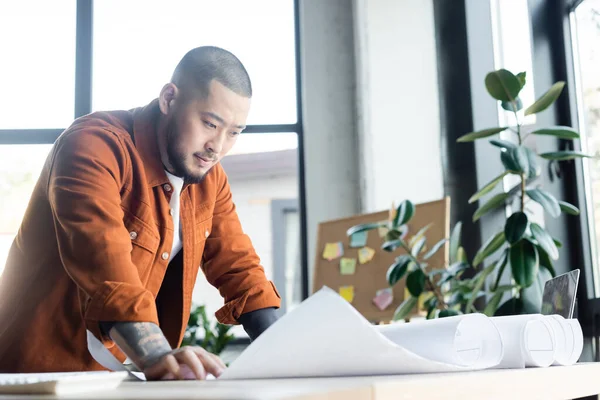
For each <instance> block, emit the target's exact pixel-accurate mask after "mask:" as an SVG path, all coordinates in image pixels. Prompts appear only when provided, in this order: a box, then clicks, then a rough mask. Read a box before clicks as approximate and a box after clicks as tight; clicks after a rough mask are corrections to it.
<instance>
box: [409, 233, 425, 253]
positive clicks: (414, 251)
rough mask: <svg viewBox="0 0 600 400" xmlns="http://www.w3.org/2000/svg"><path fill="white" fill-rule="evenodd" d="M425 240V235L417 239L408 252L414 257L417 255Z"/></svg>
mask: <svg viewBox="0 0 600 400" xmlns="http://www.w3.org/2000/svg"><path fill="white" fill-rule="evenodd" d="M426 241H427V238H425V237H422V238H421V239H419V240H418V241H417V243H415V245H414V246H413V247H412V249H410V254H412V255H413V256H414V257H417V256H418V255H419V254H420V253H421V250H423V246H425V242H426Z"/></svg>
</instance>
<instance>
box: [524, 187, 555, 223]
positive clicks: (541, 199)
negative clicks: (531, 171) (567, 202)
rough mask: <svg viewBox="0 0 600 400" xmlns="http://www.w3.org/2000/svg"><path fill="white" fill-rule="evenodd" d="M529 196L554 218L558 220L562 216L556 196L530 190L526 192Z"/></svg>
mask: <svg viewBox="0 0 600 400" xmlns="http://www.w3.org/2000/svg"><path fill="white" fill-rule="evenodd" d="M526 193H527V196H529V197H531V199H532V200H533V201H535V202H537V203H539V204H540V205H541V206H542V207H543V208H544V210H546V212H547V213H548V214H550V215H551V216H552V217H554V218H557V217H558V216H559V215H560V205H559V204H558V201H557V200H556V198H555V197H554V196H552V195H551V194H550V193H548V192H546V191H544V190H541V189H530V190H527V191H526Z"/></svg>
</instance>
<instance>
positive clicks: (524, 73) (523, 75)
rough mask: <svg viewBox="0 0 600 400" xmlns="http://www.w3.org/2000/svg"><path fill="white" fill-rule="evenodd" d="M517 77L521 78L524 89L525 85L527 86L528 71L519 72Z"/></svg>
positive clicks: (520, 81)
mask: <svg viewBox="0 0 600 400" xmlns="http://www.w3.org/2000/svg"><path fill="white" fill-rule="evenodd" d="M517 79H518V80H519V83H520V84H521V89H523V86H525V83H526V82H527V73H526V72H525V71H523V72H519V73H518V74H517Z"/></svg>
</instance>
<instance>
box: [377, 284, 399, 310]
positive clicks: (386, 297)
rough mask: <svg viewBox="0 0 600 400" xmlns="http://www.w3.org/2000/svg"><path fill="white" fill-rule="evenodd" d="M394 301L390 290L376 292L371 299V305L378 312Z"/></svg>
mask: <svg viewBox="0 0 600 400" xmlns="http://www.w3.org/2000/svg"><path fill="white" fill-rule="evenodd" d="M393 301H394V292H393V291H392V288H386V289H381V290H378V291H377V293H376V294H375V297H374V298H373V303H374V304H375V306H377V308H379V310H380V311H383V310H385V309H386V308H388V307H389V305H390V304H392V302H393Z"/></svg>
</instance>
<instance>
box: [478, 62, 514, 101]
mask: <svg viewBox="0 0 600 400" xmlns="http://www.w3.org/2000/svg"><path fill="white" fill-rule="evenodd" d="M485 87H486V89H487V91H488V93H489V94H490V95H491V96H492V97H493V98H495V99H496V100H500V101H513V100H515V99H516V98H517V96H518V95H519V92H520V91H521V82H519V79H517V77H516V76H514V75H513V73H512V72H510V71H507V70H505V69H499V70H497V71H493V72H490V73H489V74H487V75H486V77H485Z"/></svg>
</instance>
